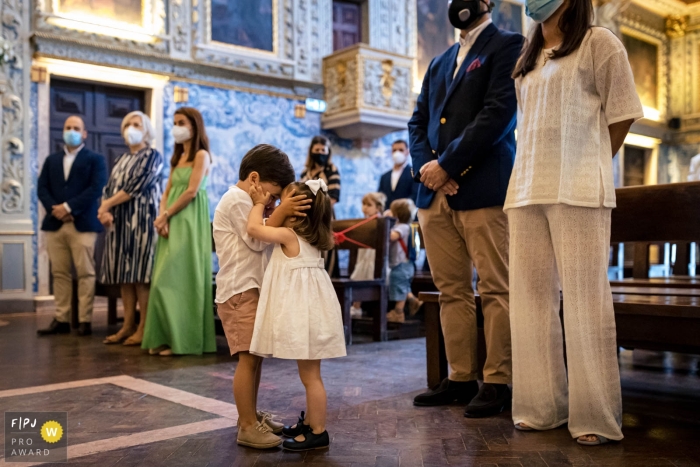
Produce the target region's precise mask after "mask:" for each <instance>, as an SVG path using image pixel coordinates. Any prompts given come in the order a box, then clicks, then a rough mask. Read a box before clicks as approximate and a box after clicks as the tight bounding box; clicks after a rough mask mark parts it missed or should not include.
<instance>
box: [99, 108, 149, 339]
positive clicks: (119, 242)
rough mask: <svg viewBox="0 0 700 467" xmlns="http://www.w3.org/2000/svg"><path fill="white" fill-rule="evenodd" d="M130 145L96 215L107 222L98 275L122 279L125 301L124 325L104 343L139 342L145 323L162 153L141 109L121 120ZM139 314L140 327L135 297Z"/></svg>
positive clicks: (106, 281)
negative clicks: (99, 273) (154, 142)
mask: <svg viewBox="0 0 700 467" xmlns="http://www.w3.org/2000/svg"><path fill="white" fill-rule="evenodd" d="M122 135H123V136H124V140H125V141H126V144H127V146H129V151H128V152H126V153H124V154H123V155H122V156H121V157H120V158H119V159H118V160H117V163H116V165H115V166H114V169H113V170H112V174H111V175H110V177H109V181H108V182H107V186H106V187H105V190H104V196H103V198H102V205H101V206H100V209H99V211H98V212H97V215H98V217H99V219H100V222H102V224H103V225H104V226H105V227H106V228H107V237H106V243H105V251H104V255H103V257H102V271H101V275H100V281H101V282H102V283H103V284H119V285H120V286H121V296H122V302H123V303H124V325H123V326H122V328H121V329H120V330H119V332H117V333H116V334H113V335H111V336H108V337H107V338H106V339H105V340H104V343H105V344H119V343H122V342H123V343H124V345H141V340H142V339H143V330H144V326H145V325H146V311H147V310H148V296H149V291H150V282H151V272H152V269H153V255H154V253H155V247H156V241H157V239H158V234H157V233H156V230H155V227H154V226H153V222H154V221H155V220H156V218H157V217H158V204H159V202H160V197H161V192H162V188H161V181H162V178H161V172H162V170H163V156H162V155H161V154H160V153H159V152H158V151H157V150H155V149H154V148H152V147H151V142H152V141H153V139H154V138H155V132H154V130H153V125H152V124H151V120H150V119H149V118H148V116H147V115H145V114H144V113H143V112H139V111H136V112H131V113H130V114H128V115H127V116H126V117H124V120H123V121H122ZM137 302H138V304H139V311H140V313H141V320H140V323H139V326H138V329H137V328H136V320H135V317H136V303H137Z"/></svg>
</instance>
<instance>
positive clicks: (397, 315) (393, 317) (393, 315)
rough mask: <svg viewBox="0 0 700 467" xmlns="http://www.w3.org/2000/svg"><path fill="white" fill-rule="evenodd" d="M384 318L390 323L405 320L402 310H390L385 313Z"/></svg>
mask: <svg viewBox="0 0 700 467" xmlns="http://www.w3.org/2000/svg"><path fill="white" fill-rule="evenodd" d="M386 320H387V321H388V322H390V323H404V322H406V315H404V313H403V311H397V310H395V309H394V310H391V311H390V312H389V313H387V314H386Z"/></svg>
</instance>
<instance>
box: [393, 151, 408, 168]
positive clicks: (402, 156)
mask: <svg viewBox="0 0 700 467" xmlns="http://www.w3.org/2000/svg"><path fill="white" fill-rule="evenodd" d="M391 158H392V159H394V164H396V165H404V164H405V163H406V159H408V156H407V155H406V153H404V152H401V151H394V153H393V154H392V155H391Z"/></svg>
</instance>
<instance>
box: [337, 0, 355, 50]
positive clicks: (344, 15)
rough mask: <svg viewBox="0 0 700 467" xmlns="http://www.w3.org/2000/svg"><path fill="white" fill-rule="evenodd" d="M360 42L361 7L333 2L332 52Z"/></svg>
mask: <svg viewBox="0 0 700 467" xmlns="http://www.w3.org/2000/svg"><path fill="white" fill-rule="evenodd" d="M361 41H362V6H361V5H360V4H358V3H353V2H342V1H334V2H333V50H340V49H344V48H346V47H350V46H351V45H354V44H357V43H358V42H361Z"/></svg>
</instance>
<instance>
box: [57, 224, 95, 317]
mask: <svg viewBox="0 0 700 467" xmlns="http://www.w3.org/2000/svg"><path fill="white" fill-rule="evenodd" d="M95 240H97V234H96V233H95V232H78V231H77V230H76V229H75V225H74V224H73V223H72V222H66V223H65V224H63V226H62V227H61V228H60V229H59V230H57V231H56V232H46V248H47V250H48V253H49V260H50V261H51V275H52V276H53V294H54V298H55V300H56V313H55V315H54V318H55V319H56V321H59V322H61V323H68V322H69V321H70V312H71V298H72V296H73V278H72V276H71V266H75V272H76V274H77V276H78V313H79V316H80V322H81V323H89V322H90V321H91V320H92V306H93V302H94V300H95Z"/></svg>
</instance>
